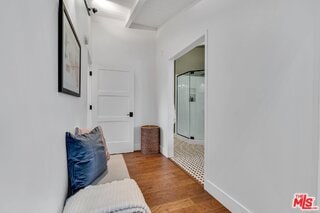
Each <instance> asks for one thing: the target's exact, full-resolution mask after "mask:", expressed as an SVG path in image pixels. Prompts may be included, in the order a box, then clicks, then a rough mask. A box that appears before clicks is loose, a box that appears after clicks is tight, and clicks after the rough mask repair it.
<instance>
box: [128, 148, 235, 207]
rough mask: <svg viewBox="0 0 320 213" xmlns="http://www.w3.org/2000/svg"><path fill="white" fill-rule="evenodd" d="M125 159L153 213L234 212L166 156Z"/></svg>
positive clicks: (133, 154)
mask: <svg viewBox="0 0 320 213" xmlns="http://www.w3.org/2000/svg"><path fill="white" fill-rule="evenodd" d="M124 158H125V161H126V164H127V166H128V170H129V173H130V176H131V178H133V179H135V180H136V181H137V183H138V185H139V186H140V188H141V191H142V193H143V195H144V197H145V199H146V202H147V204H148V205H149V207H150V208H151V211H152V212H188V213H189V212H190V213H191V212H216V213H225V212H230V211H228V210H227V209H226V208H225V207H223V206H222V205H221V204H220V203H219V202H218V201H217V200H216V199H214V198H213V197H211V196H210V195H209V194H208V193H207V192H206V191H204V189H203V186H201V185H200V184H199V183H197V182H196V181H195V180H194V179H193V178H192V177H190V176H189V175H187V174H186V173H185V172H184V171H183V170H181V169H180V168H179V167H178V166H176V165H175V164H174V163H172V162H171V161H170V160H168V159H167V158H165V157H163V156H162V155H160V154H159V155H151V156H145V155H143V154H141V153H140V152H135V153H130V154H124Z"/></svg>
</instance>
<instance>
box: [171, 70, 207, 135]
mask: <svg viewBox="0 0 320 213" xmlns="http://www.w3.org/2000/svg"><path fill="white" fill-rule="evenodd" d="M195 72H204V81H205V79H206V72H205V69H204V70H189V71H186V72H184V73H180V74H178V75H176V76H175V78H176V79H175V90H176V97H175V101H176V103H175V104H176V109H175V110H176V112H175V113H176V123H175V127H174V128H175V134H177V135H179V136H181V137H184V138H187V139H190V140H195V138H192V136H191V133H190V125H191V118H190V99H189V130H188V131H189V137H187V136H185V135H181V134H179V133H178V115H179V114H178V110H179V101H178V100H179V93H178V77H179V76H182V75H186V74H187V73H189V98H190V80H191V79H190V78H191V76H190V74H193V73H195ZM205 93H206V91H205ZM205 98H206V97H205ZM203 107H204V108H205V106H203ZM203 120H205V116H204V118H203ZM204 132H205V130H204ZM204 134H205V133H204Z"/></svg>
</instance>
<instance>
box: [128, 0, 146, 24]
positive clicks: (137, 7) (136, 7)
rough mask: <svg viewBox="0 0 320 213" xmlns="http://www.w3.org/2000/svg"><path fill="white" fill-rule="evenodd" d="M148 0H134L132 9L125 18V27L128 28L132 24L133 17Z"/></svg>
mask: <svg viewBox="0 0 320 213" xmlns="http://www.w3.org/2000/svg"><path fill="white" fill-rule="evenodd" d="M147 1H148V0H136V3H135V5H134V6H133V8H132V10H131V11H130V13H129V15H128V17H127V19H126V25H125V26H126V27H127V28H130V27H131V26H132V23H133V21H134V19H135V17H136V16H137V15H138V14H139V12H140V11H141V9H142V8H143V5H144V4H145V3H146V2H147Z"/></svg>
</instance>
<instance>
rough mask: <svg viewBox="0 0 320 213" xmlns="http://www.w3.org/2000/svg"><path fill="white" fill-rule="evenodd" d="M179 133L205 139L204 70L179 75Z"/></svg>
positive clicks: (195, 138) (196, 138) (177, 102)
mask: <svg viewBox="0 0 320 213" xmlns="http://www.w3.org/2000/svg"><path fill="white" fill-rule="evenodd" d="M176 85H177V101H176V105H177V129H176V131H177V134H178V135H180V136H184V137H186V138H189V139H194V140H204V71H190V72H186V73H184V74H182V75H178V76H177V84H176Z"/></svg>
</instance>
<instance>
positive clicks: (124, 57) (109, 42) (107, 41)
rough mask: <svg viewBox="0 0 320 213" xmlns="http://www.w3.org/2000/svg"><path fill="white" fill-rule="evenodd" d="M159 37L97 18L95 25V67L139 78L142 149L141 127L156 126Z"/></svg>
mask: <svg viewBox="0 0 320 213" xmlns="http://www.w3.org/2000/svg"><path fill="white" fill-rule="evenodd" d="M155 35H156V33H155V32H153V31H143V30H135V29H127V28H125V27H124V23H123V22H121V21H117V20H113V19H108V18H103V17H97V16H96V17H95V18H94V19H93V21H92V40H93V42H92V50H93V52H92V55H93V61H94V64H95V65H99V66H103V67H106V68H109V69H116V70H117V69H118V70H129V71H133V72H134V74H135V82H134V83H135V91H134V101H135V103H134V109H135V110H134V119H135V120H134V127H135V131H134V132H135V133H134V138H135V139H134V141H135V149H136V150H138V149H140V126H142V125H145V124H155V122H156V110H155V109H156V105H155V86H154V84H155V82H154V81H155V78H154V76H155Z"/></svg>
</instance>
